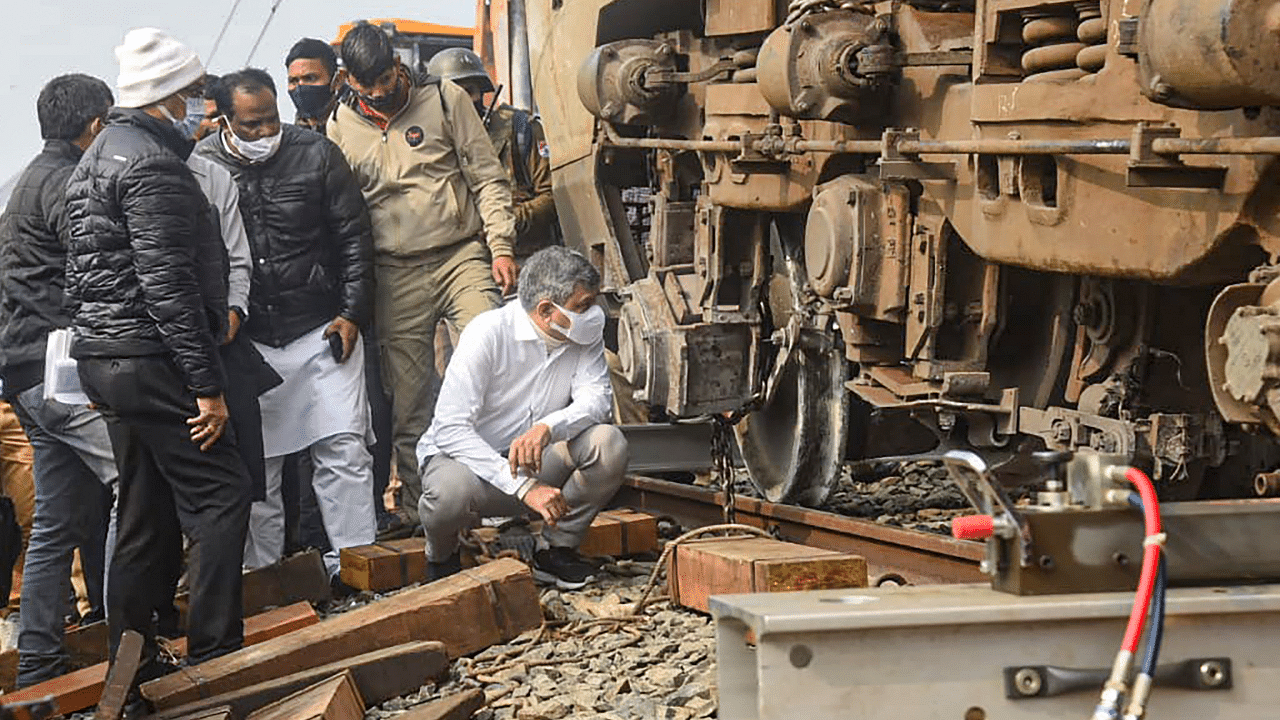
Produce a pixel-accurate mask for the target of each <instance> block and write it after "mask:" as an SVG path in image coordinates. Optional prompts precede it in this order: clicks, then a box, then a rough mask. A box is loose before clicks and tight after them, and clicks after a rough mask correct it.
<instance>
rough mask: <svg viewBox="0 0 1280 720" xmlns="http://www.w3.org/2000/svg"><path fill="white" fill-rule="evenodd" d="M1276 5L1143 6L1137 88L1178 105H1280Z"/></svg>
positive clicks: (1199, 0) (1167, 0)
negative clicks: (1138, 83)
mask: <svg viewBox="0 0 1280 720" xmlns="http://www.w3.org/2000/svg"><path fill="white" fill-rule="evenodd" d="M1278 34H1280V6H1278V5H1276V4H1275V3H1273V2H1269V1H1261V0H1160V1H1159V2H1148V3H1146V4H1145V7H1144V9H1143V11H1142V15H1141V17H1140V20H1139V23H1138V45H1139V51H1138V58H1139V64H1140V68H1141V72H1142V84H1141V90H1142V93H1143V95H1145V96H1146V97H1148V98H1151V99H1152V100H1154V101H1156V102H1159V103H1164V104H1169V105H1174V106H1177V107H1189V108H1203V109H1215V108H1216V109H1221V108H1238V107H1248V106H1251V105H1252V106H1258V105H1275V104H1277V103H1280V67H1277V66H1276V63H1275V61H1274V57H1275V52H1276V39H1277V36H1278Z"/></svg>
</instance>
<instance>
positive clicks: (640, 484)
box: [613, 476, 987, 585]
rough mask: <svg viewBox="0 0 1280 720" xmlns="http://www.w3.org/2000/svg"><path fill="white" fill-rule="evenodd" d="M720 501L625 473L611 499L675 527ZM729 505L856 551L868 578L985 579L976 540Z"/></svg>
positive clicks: (772, 527) (778, 507)
mask: <svg viewBox="0 0 1280 720" xmlns="http://www.w3.org/2000/svg"><path fill="white" fill-rule="evenodd" d="M723 501H724V494H723V493H721V492H716V491H713V490H710V489H707V488H702V487H697V486H694V485H684V484H681V483H675V482H670V481H666V480H657V479H654V478H646V477H634V476H633V477H628V478H627V481H626V484H625V485H623V487H622V488H621V489H620V490H619V491H618V494H617V495H616V496H615V497H614V500H613V504H614V505H616V506H629V507H634V508H636V509H638V510H645V511H648V512H652V513H656V514H658V515H667V516H670V517H672V518H673V519H675V520H676V521H677V522H679V523H681V524H682V525H685V526H689V527H696V526H699V525H712V524H715V523H718V522H721V512H720V509H721V505H722V503H723ZM734 510H735V513H736V515H737V521H738V522H740V523H743V524H746V525H752V526H755V527H759V528H762V529H765V530H769V531H771V532H773V533H775V534H776V535H777V536H778V537H779V538H781V539H783V540H786V541H788V542H794V543H799V544H801V545H809V546H811V547H818V548H824V549H827V550H836V551H839V552H847V553H852V554H854V555H860V556H862V557H863V558H865V559H866V561H867V573H868V576H869V578H870V581H871V583H872V584H880V583H881V582H883V581H890V580H897V581H899V582H906V583H910V584H912V585H939V584H948V583H968V582H986V580H987V578H986V576H984V575H982V574H981V573H980V572H979V571H978V563H979V562H980V561H981V560H982V557H983V546H982V544H981V543H976V542H972V541H966V540H955V539H952V538H949V537H944V536H941V535H933V534H930V533H925V532H920V531H918V530H907V529H905V528H897V527H892V526H889V525H881V524H878V523H874V522H871V521H869V520H861V519H858V518H851V517H846V516H844V515H837V514H835V513H829V512H823V511H821V510H813V509H811V508H804V507H798V506H795V505H782V504H779V503H771V502H766V501H763V500H758V499H755V498H745V497H737V498H735V499H734Z"/></svg>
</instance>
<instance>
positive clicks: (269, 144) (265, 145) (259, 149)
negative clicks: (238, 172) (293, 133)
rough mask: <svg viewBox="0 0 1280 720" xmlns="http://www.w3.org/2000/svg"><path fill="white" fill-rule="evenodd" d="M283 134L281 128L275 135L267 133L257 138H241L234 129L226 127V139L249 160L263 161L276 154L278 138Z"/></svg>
mask: <svg viewBox="0 0 1280 720" xmlns="http://www.w3.org/2000/svg"><path fill="white" fill-rule="evenodd" d="M283 134H284V129H283V128H281V129H280V130H279V131H277V132H276V134H275V135H268V136H267V137H264V138H258V139H257V140H241V139H240V136H238V135H236V133H235V131H234V130H232V129H230V128H227V141H228V142H230V143H231V147H233V148H235V151H236V152H238V153H240V155H241V156H242V157H243V158H244V159H245V160H248V161H249V162H263V161H265V160H267V159H268V158H270V157H271V156H272V155H275V154H276V151H277V150H279V149H280V138H281V136H282V135H283Z"/></svg>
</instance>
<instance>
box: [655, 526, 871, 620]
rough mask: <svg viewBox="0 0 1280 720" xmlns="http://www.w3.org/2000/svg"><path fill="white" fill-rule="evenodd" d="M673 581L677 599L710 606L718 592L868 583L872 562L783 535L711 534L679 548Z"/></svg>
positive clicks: (698, 607) (700, 607) (698, 606)
mask: <svg viewBox="0 0 1280 720" xmlns="http://www.w3.org/2000/svg"><path fill="white" fill-rule="evenodd" d="M667 583H668V587H669V589H670V593H671V598H672V600H674V601H675V602H676V603H677V604H679V605H682V606H684V607H687V608H692V609H694V610H700V611H702V612H707V611H708V610H707V599H708V598H710V597H711V596H712V595H723V594H728V593H752V592H782V591H788V590H825V589H833V588H852V587H866V586H867V563H866V560H864V559H863V558H861V557H858V556H857V555H847V554H844V553H837V552H833V551H831V550H821V549H818V548H811V547H806V546H804V545H796V544H793V543H786V542H782V541H780V540H770V539H767V538H757V537H735V538H706V539H704V540H694V541H691V542H688V543H685V544H683V545H680V546H679V547H677V548H676V549H675V552H673V553H672V554H671V565H670V567H669V568H668V573H667Z"/></svg>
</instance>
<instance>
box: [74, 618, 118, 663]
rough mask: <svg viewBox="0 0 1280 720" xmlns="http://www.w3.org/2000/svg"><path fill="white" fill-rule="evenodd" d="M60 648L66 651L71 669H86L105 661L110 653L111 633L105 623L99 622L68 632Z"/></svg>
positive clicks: (103, 621) (104, 621)
mask: <svg viewBox="0 0 1280 720" xmlns="http://www.w3.org/2000/svg"><path fill="white" fill-rule="evenodd" d="M62 646H63V647H64V648H66V650H67V655H68V656H70V659H71V667H73V668H82V667H88V666H90V665H96V664H98V663H100V662H103V661H105V660H107V659H108V656H109V655H110V653H111V650H110V646H111V632H110V631H109V630H108V629H107V621H106V620H100V621H98V622H96V623H89V624H88V625H81V626H79V627H77V628H75V629H74V630H68V631H67V633H66V635H65V636H64V637H63V641H62Z"/></svg>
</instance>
